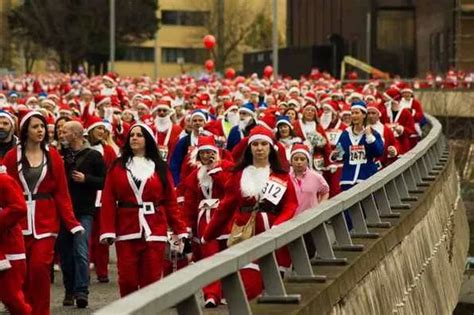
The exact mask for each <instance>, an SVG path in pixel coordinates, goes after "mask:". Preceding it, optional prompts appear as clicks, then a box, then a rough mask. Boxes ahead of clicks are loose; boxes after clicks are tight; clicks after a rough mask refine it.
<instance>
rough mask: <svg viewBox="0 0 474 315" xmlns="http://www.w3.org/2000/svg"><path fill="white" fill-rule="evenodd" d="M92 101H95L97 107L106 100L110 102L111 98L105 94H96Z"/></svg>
mask: <svg viewBox="0 0 474 315" xmlns="http://www.w3.org/2000/svg"><path fill="white" fill-rule="evenodd" d="M94 101H95V106H96V107H99V106H102V105H104V104H105V103H107V102H111V98H110V97H109V96H105V95H97V96H96V97H95V98H94Z"/></svg>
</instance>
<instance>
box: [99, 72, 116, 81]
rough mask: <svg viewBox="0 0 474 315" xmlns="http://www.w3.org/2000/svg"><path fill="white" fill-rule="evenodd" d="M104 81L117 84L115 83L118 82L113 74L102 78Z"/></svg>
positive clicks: (110, 73) (109, 73)
mask: <svg viewBox="0 0 474 315" xmlns="http://www.w3.org/2000/svg"><path fill="white" fill-rule="evenodd" d="M102 79H104V80H107V81H110V82H112V83H115V81H116V80H117V75H116V74H115V73H113V72H108V73H107V74H106V75H104V76H103V77H102Z"/></svg>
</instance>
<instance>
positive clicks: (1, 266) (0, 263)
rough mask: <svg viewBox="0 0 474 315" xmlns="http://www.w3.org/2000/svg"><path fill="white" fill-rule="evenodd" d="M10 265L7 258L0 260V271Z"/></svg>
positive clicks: (8, 267)
mask: <svg viewBox="0 0 474 315" xmlns="http://www.w3.org/2000/svg"><path fill="white" fill-rule="evenodd" d="M11 267H12V265H11V264H10V262H9V261H8V259H4V260H0V271H2V270H7V269H10V268H11Z"/></svg>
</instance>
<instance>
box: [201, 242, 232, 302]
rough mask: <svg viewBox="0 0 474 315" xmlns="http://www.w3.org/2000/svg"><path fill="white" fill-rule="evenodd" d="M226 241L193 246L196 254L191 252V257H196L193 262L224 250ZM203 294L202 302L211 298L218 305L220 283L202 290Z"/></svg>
mask: <svg viewBox="0 0 474 315" xmlns="http://www.w3.org/2000/svg"><path fill="white" fill-rule="evenodd" d="M226 242H227V240H222V241H221V240H213V241H210V242H207V243H206V244H195V243H194V244H193V248H196V249H197V250H196V252H194V251H193V256H195V257H196V259H194V261H198V260H200V259H204V258H206V257H210V256H212V255H214V254H217V253H218V252H220V251H222V250H224V249H225V248H226V247H227V246H226ZM194 253H195V254H196V255H194ZM202 291H203V292H204V300H207V299H210V298H213V299H214V300H215V301H216V303H217V304H219V303H220V301H221V299H222V284H221V282H220V281H215V282H212V283H210V284H209V285H207V286H205V287H204V288H202Z"/></svg>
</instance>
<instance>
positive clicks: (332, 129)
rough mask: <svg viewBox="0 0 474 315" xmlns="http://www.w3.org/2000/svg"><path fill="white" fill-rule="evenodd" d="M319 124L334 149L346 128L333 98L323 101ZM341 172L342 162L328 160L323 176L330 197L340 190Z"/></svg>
mask: <svg viewBox="0 0 474 315" xmlns="http://www.w3.org/2000/svg"><path fill="white" fill-rule="evenodd" d="M320 120H321V126H322V127H323V129H324V131H325V132H326V136H327V137H328V141H329V145H330V147H331V151H333V150H335V149H336V145H337V142H338V141H339V138H340V137H341V135H342V132H343V131H344V130H345V129H346V128H347V126H346V125H345V124H343V123H342V122H341V120H340V119H339V104H338V103H337V102H335V101H333V100H331V101H328V102H326V103H324V105H323V114H322V115H321V119H320ZM341 174H342V164H341V163H340V162H338V161H330V164H329V165H328V167H327V171H326V172H324V175H325V178H326V180H327V182H328V184H329V187H330V190H329V192H330V193H329V195H330V197H334V196H336V195H337V194H339V193H340V192H341V186H340V181H341Z"/></svg>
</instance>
